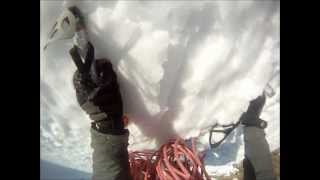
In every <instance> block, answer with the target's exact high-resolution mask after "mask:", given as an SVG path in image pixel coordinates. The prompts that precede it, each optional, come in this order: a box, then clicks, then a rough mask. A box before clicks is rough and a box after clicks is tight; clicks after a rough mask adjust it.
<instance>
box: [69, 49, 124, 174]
mask: <svg viewBox="0 0 320 180" xmlns="http://www.w3.org/2000/svg"><path fill="white" fill-rule="evenodd" d="M88 47H89V48H88V51H87V56H86V58H84V60H85V61H84V62H82V60H81V59H80V58H81V55H80V53H79V49H80V48H78V47H77V46H76V45H75V46H74V48H72V49H71V50H70V54H71V56H72V59H73V61H74V62H75V64H76V66H77V69H78V70H77V71H76V72H75V74H74V77H73V84H74V87H75V90H76V95H77V100H78V102H79V104H80V106H81V108H82V109H83V110H84V111H86V113H87V114H88V115H89V116H90V119H91V120H92V122H91V130H90V132H91V147H92V148H93V154H92V159H93V179H94V180H105V179H108V180H109V179H110V180H126V179H129V174H130V173H129V163H128V151H127V146H128V134H129V132H128V130H126V129H124V125H123V122H122V113H123V108H122V99H121V94H120V90H119V86H118V82H117V77H116V74H115V72H114V71H113V69H112V65H111V63H110V62H109V61H107V60H94V59H93V58H94V57H93V55H94V52H93V51H94V49H93V46H92V45H91V44H90V43H89V46H88ZM90 58H92V59H90ZM87 62H92V63H87ZM93 74H95V75H93Z"/></svg>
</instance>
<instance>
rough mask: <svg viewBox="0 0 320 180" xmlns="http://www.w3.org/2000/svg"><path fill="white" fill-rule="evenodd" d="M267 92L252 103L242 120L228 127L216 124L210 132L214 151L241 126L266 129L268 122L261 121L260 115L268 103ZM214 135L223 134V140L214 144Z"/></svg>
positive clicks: (243, 114)
mask: <svg viewBox="0 0 320 180" xmlns="http://www.w3.org/2000/svg"><path fill="white" fill-rule="evenodd" d="M265 94H266V92H265V91H264V92H263V93H262V95H261V96H258V97H257V98H256V99H254V100H252V101H250V104H249V107H248V109H247V111H246V112H244V113H242V115H241V117H240V119H239V120H238V121H237V122H236V123H231V124H228V125H219V124H215V125H213V126H212V128H211V129H210V131H209V133H210V134H209V144H210V147H211V148H212V149H214V148H217V147H218V146H219V145H220V144H221V143H222V142H223V141H224V140H225V139H226V138H227V137H228V135H229V134H230V133H231V132H232V131H233V130H234V129H235V128H237V127H238V126H239V124H243V125H245V126H254V127H258V128H262V129H264V128H266V127H267V125H268V124H267V122H266V121H264V120H262V119H260V118H259V117H260V114H261V112H262V109H263V106H264V104H265V101H266V95H265ZM213 133H222V138H221V139H220V140H218V141H216V142H214V143H212V137H213Z"/></svg>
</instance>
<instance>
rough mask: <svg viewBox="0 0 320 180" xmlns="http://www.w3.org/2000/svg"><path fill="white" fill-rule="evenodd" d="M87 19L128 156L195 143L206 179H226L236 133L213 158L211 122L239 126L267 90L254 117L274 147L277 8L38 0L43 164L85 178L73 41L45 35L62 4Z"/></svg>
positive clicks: (236, 154) (237, 151)
mask: <svg viewBox="0 0 320 180" xmlns="http://www.w3.org/2000/svg"><path fill="white" fill-rule="evenodd" d="M70 4H75V5H77V6H78V7H79V8H80V9H81V10H82V11H83V13H84V15H85V18H86V20H87V25H88V29H89V36H90V39H91V41H92V43H93V45H94V46H95V49H96V57H97V58H101V57H106V58H108V59H110V60H111V62H112V63H113V65H114V70H115V71H116V73H117V74H118V80H119V83H120V87H121V92H122V96H123V100H124V105H125V107H124V108H125V112H126V114H127V115H128V116H129V118H130V125H129V127H128V128H129V130H130V141H129V143H130V146H129V149H130V150H142V149H156V148H157V147H159V145H160V144H161V143H163V142H165V141H166V140H167V139H168V138H171V137H175V136H180V137H183V138H185V139H188V138H190V137H197V139H198V141H197V143H198V147H199V150H207V157H206V161H205V163H206V168H207V170H208V171H209V173H210V174H228V173H230V172H232V171H234V170H235V169H234V168H233V164H235V163H238V162H239V161H241V160H242V158H243V151H244V150H243V135H242V128H241V126H240V127H239V128H237V129H236V130H235V131H234V132H233V133H232V134H231V135H230V136H229V138H228V139H227V140H226V141H225V143H224V144H222V145H221V146H220V147H219V148H218V149H216V150H210V149H209V146H208V130H209V129H210V127H211V126H212V125H213V124H215V123H220V124H228V123H230V122H234V121H236V120H238V119H239V117H240V115H241V113H242V112H244V111H245V110H246V109H247V107H248V104H249V101H250V100H252V99H253V98H255V97H257V96H258V95H260V94H261V92H262V91H263V89H264V88H265V86H266V85H267V83H269V85H270V86H271V88H272V90H273V91H274V92H275V95H274V96H272V97H268V99H267V102H266V106H265V108H264V111H263V113H262V118H263V119H265V120H266V121H268V123H269V126H268V128H267V129H266V135H267V140H268V142H269V143H270V147H271V149H272V150H275V149H278V148H280V143H279V140H280V133H279V131H280V118H279V111H280V106H279V105H280V87H279V83H280V53H279V52H280V5H279V1H223V0H222V1H199V2H190V1H186V2H184V1H95V0H94V1H68V2H63V1H47V0H46V1H41V42H40V52H41V59H40V61H41V62H40V63H41V80H40V86H41V94H40V96H41V105H40V108H41V126H40V135H41V136H40V141H41V159H43V160H46V161H49V162H53V163H57V164H59V165H63V166H66V167H69V168H74V169H78V170H81V171H85V172H92V167H91V165H92V162H91V153H92V149H91V148H90V134H89V126H90V123H89V122H90V119H89V118H88V116H87V115H86V114H85V113H84V112H83V111H82V110H81V109H80V107H79V106H78V104H77V102H76V97H75V92H74V90H73V86H72V74H73V72H74V71H75V66H74V64H73V62H72V61H71V59H70V56H69V54H68V51H69V49H70V48H71V47H72V41H70V40H64V41H60V42H57V43H55V44H52V45H51V46H49V47H48V49H47V50H46V51H45V52H43V50H42V48H43V46H44V44H45V42H46V39H47V34H48V32H49V30H50V28H51V26H52V25H53V23H54V21H55V19H56V18H57V17H58V16H59V14H60V13H61V11H62V9H63V7H64V6H66V5H70Z"/></svg>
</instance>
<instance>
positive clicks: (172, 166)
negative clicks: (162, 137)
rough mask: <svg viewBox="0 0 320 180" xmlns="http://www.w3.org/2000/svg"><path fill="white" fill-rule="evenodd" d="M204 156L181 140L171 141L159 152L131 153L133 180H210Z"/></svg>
mask: <svg viewBox="0 0 320 180" xmlns="http://www.w3.org/2000/svg"><path fill="white" fill-rule="evenodd" d="M203 158H204V156H203V155H198V154H197V152H196V147H195V142H194V139H192V148H191V149H190V148H189V147H188V146H187V144H186V143H185V142H184V141H183V140H182V139H180V138H178V139H176V140H169V141H168V143H166V144H163V145H162V146H161V147H160V149H159V150H157V151H134V152H130V153H129V163H130V172H131V175H132V178H133V180H142V179H143V180H209V179H210V177H209V175H208V174H207V172H206V170H205V168H204V165H203Z"/></svg>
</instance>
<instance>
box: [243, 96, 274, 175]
mask: <svg viewBox="0 0 320 180" xmlns="http://www.w3.org/2000/svg"><path fill="white" fill-rule="evenodd" d="M264 103H265V95H262V96H259V97H258V98H257V99H255V100H253V101H251V102H250V105H249V108H248V111H247V112H246V113H244V114H243V115H242V116H241V122H242V124H243V125H244V143H245V159H244V161H243V168H244V177H243V179H244V180H275V176H274V172H273V167H272V159H271V153H270V149H269V145H268V142H267V140H266V137H265V133H264V128H265V127H266V122H265V121H263V120H261V119H260V118H259V116H260V113H261V111H262V108H263V105H264Z"/></svg>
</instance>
